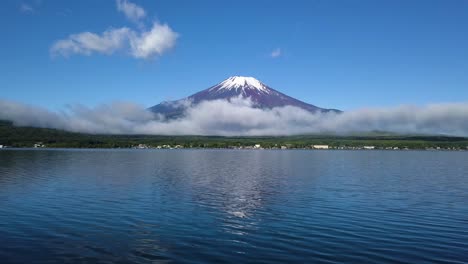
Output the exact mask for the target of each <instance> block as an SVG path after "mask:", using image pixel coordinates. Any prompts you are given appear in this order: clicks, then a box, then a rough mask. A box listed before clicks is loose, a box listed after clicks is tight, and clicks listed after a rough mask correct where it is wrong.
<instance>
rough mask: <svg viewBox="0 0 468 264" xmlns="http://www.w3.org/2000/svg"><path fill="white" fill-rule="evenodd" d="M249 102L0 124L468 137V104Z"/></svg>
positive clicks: (71, 112)
mask: <svg viewBox="0 0 468 264" xmlns="http://www.w3.org/2000/svg"><path fill="white" fill-rule="evenodd" d="M252 106H253V105H252V102H251V101H249V100H241V99H233V100H231V101H224V100H216V101H209V102H204V103H201V104H198V105H195V106H191V107H189V108H188V109H187V112H186V115H185V117H184V118H180V119H176V120H165V119H163V118H161V117H160V116H159V117H158V116H156V115H154V114H153V113H151V112H149V111H147V110H146V109H145V108H144V107H143V106H141V105H137V104H133V103H111V104H107V105H100V106H97V107H94V108H88V107H84V106H80V105H73V106H70V107H69V108H68V110H67V111H65V112H52V111H48V110H46V109H44V108H40V107H35V106H30V105H25V104H21V103H17V102H11V101H5V100H0V119H2V120H11V121H13V122H14V123H15V124H16V125H21V126H26V125H27V126H38V127H49V128H57V129H64V130H68V131H74V132H86V133H109V134H159V135H223V136H254V135H296V134H308V133H334V134H348V133H358V132H370V131H376V130H379V131H388V132H397V133H421V134H444V135H452V136H468V102H467V103H445V104H433V105H427V106H423V107H416V106H399V107H394V108H374V109H362V110H355V111H348V112H344V113H341V114H336V113H316V114H312V113H310V112H307V111H304V110H302V109H300V108H296V107H290V106H287V107H278V108H273V109H267V110H264V109H258V108H255V107H252Z"/></svg>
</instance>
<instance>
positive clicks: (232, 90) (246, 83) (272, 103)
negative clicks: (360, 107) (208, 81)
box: [149, 76, 342, 118]
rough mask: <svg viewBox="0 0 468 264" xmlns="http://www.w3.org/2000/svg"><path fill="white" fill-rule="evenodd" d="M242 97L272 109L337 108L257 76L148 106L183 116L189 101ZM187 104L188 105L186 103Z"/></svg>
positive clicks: (313, 110) (238, 78)
mask: <svg viewBox="0 0 468 264" xmlns="http://www.w3.org/2000/svg"><path fill="white" fill-rule="evenodd" d="M236 97H241V98H243V99H247V98H248V99H250V100H251V101H252V103H253V106H254V107H256V108H261V109H272V108H275V107H284V106H295V107H299V108H301V109H304V110H306V111H308V112H311V113H317V112H321V113H323V112H335V113H341V112H342V111H340V110H337V109H328V108H321V107H318V106H315V105H312V104H309V103H306V102H303V101H301V100H298V99H296V98H293V97H291V96H288V95H286V94H284V93H281V92H279V91H277V90H275V89H273V88H271V87H269V86H268V85H266V84H264V83H262V82H261V81H259V80H257V79H255V78H254V77H244V76H231V77H229V78H227V79H225V80H224V81H222V82H220V83H218V84H216V85H213V86H211V87H209V88H207V89H205V90H202V91H200V92H197V93H194V94H192V95H190V96H188V97H185V98H183V99H180V100H175V101H168V102H162V103H160V104H157V105H155V106H152V107H150V108H149V110H150V111H152V112H154V113H158V114H162V115H164V116H166V117H168V118H177V117H181V116H183V114H184V112H185V110H186V109H187V107H188V105H192V106H193V105H197V104H199V103H201V102H205V101H212V100H228V101H229V100H231V99H232V98H236ZM187 104H188V105H187Z"/></svg>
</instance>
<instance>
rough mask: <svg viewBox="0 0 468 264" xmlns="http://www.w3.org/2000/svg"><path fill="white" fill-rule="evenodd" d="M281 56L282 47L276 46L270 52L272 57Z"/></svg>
mask: <svg viewBox="0 0 468 264" xmlns="http://www.w3.org/2000/svg"><path fill="white" fill-rule="evenodd" d="M279 56H281V49H280V48H276V49H274V50H273V51H272V52H271V53H270V57H272V58H278V57H279Z"/></svg>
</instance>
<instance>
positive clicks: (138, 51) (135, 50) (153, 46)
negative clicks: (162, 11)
mask: <svg viewBox="0 0 468 264" xmlns="http://www.w3.org/2000/svg"><path fill="white" fill-rule="evenodd" d="M177 37H178V34H177V33H176V32H174V31H172V29H171V28H170V27H169V26H168V25H167V24H164V25H161V24H158V23H154V24H153V28H152V29H151V30H150V31H147V32H142V33H141V34H140V35H139V36H133V37H132V38H130V47H131V52H132V55H133V56H134V57H135V58H150V57H154V56H156V55H162V54H163V53H164V52H166V51H167V50H169V49H171V48H172V47H174V45H175V42H176V39H177Z"/></svg>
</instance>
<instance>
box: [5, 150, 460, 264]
mask: <svg viewBox="0 0 468 264" xmlns="http://www.w3.org/2000/svg"><path fill="white" fill-rule="evenodd" d="M0 262H1V263H76V262H79V263H86V262H88V263H166V262H176V263H207V262H211V263H221V262H223V263H254V262H255V263H270V262H271V263H286V262H287V263H468V152H442V151H440V152H429V151H266V150H264V151H242V150H240V151H235V150H227V151H226V150H148V151H146V150H1V151H0Z"/></svg>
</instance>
